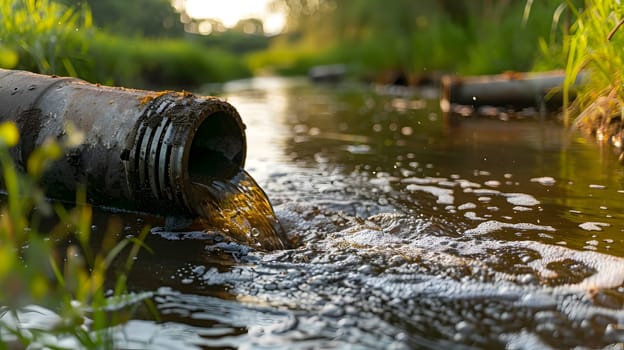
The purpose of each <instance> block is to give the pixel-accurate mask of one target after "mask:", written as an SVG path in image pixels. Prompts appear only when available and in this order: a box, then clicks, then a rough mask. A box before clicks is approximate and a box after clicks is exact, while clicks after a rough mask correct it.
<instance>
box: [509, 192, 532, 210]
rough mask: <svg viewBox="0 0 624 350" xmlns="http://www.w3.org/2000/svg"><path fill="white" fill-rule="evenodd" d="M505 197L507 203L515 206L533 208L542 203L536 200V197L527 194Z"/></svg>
mask: <svg viewBox="0 0 624 350" xmlns="http://www.w3.org/2000/svg"><path fill="white" fill-rule="evenodd" d="M504 196H505V197H506V199H507V202H509V204H513V205H521V206H524V207H532V206H534V205H538V204H540V201H538V200H537V199H535V197H533V196H531V195H529V194H525V193H506V194H504Z"/></svg>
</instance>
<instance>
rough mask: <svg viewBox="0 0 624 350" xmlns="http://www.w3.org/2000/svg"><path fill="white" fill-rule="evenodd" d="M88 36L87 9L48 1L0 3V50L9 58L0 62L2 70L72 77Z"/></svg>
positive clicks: (9, 1) (24, 0)
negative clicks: (11, 69) (79, 9)
mask: <svg viewBox="0 0 624 350" xmlns="http://www.w3.org/2000/svg"><path fill="white" fill-rule="evenodd" d="M90 33H91V15H90V12H89V11H88V10H83V11H76V10H74V9H72V8H69V7H66V6H63V5H61V4H59V3H56V2H54V1H50V0H0V51H5V52H7V53H8V54H7V55H10V56H11V57H10V58H9V59H6V58H4V59H0V64H2V66H3V67H5V68H19V69H24V70H31V71H37V72H40V73H48V74H62V75H74V76H75V75H77V71H76V68H75V67H74V63H75V62H80V61H84V60H85V59H86V56H85V52H86V48H87V43H88V40H89V39H88V37H89V35H90ZM3 56H4V55H3ZM5 57H7V56H5Z"/></svg>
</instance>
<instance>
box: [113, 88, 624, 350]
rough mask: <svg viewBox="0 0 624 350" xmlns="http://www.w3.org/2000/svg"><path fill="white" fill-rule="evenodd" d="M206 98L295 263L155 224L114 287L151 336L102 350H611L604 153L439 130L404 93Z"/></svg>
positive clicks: (618, 200) (615, 295)
mask: <svg viewBox="0 0 624 350" xmlns="http://www.w3.org/2000/svg"><path fill="white" fill-rule="evenodd" d="M220 94H221V95H222V96H224V97H225V98H227V99H228V101H229V102H230V103H232V104H233V105H235V106H236V107H237V109H238V110H239V112H240V114H241V115H242V116H243V119H244V120H245V123H246V124H247V133H248V144H249V145H250V147H249V152H248V162H247V165H246V170H247V171H248V172H249V173H250V174H251V175H252V176H253V177H254V178H255V179H256V180H257V181H258V183H259V184H260V185H261V186H262V188H264V190H265V192H266V194H267V195H268V197H269V198H270V199H271V202H272V204H273V206H274V210H275V214H276V215H277V217H278V219H279V220H280V222H281V223H282V225H283V227H284V229H285V231H286V232H287V234H288V235H289V236H290V237H297V238H298V240H299V246H298V247H297V248H294V249H288V250H280V251H273V252H260V251H255V250H254V249H252V248H250V247H248V246H245V245H242V244H238V243H234V242H230V241H228V240H227V238H225V237H224V236H223V235H221V234H220V233H219V232H218V231H214V232H208V233H202V232H167V231H166V230H164V229H163V228H162V227H161V226H159V225H158V222H156V225H157V227H155V228H154V229H152V234H151V235H150V237H149V239H148V242H147V244H148V245H150V246H151V247H152V248H153V249H154V251H155V253H154V254H153V255H149V254H143V255H141V256H140V257H139V260H138V262H137V264H136V266H137V268H136V269H135V271H134V272H133V274H132V276H131V281H132V284H131V287H132V288H133V289H135V290H150V291H154V297H153V300H154V301H155V303H156V305H157V308H158V309H159V311H160V313H161V318H162V322H160V323H156V322H154V321H151V319H150V317H149V315H147V314H146V315H143V316H141V315H139V316H137V318H136V319H135V320H133V321H131V322H130V323H128V325H126V329H125V332H122V334H123V336H122V335H120V337H119V339H120V341H124V342H126V343H127V344H131V345H132V346H133V348H134V347H140V346H141V344H143V345H144V347H145V348H150V349H152V348H158V347H160V348H166V346H173V347H179V348H180V347H184V348H197V349H200V348H229V347H234V348H242V349H275V348H283V349H309V348H349V349H414V348H432V349H440V348H454V349H462V348H466V349H472V348H476V349H482V348H487V349H497V348H500V349H503V348H507V349H535V348H540V349H548V348H554V349H559V348H562V349H567V348H574V347H577V348H605V347H608V346H610V345H613V344H617V343H620V342H624V310H623V309H622V306H623V305H624V284H623V283H624V259H623V258H622V257H623V256H624V245H623V243H624V241H623V239H622V229H623V228H622V225H621V222H622V212H623V210H622V209H623V205H622V203H624V201H622V198H623V196H624V193H623V192H624V181H623V180H624V177H623V172H622V168H621V166H620V165H619V164H618V163H617V159H616V157H615V156H614V155H613V154H612V153H611V151H610V149H609V148H606V147H605V148H601V146H600V145H596V144H594V143H592V142H590V141H587V140H585V139H583V138H581V137H580V136H579V135H576V134H569V133H568V132H566V131H565V130H563V129H562V128H561V127H560V126H559V125H558V124H556V123H555V122H553V121H552V120H539V119H538V118H533V117H531V116H528V117H524V118H521V119H520V120H510V121H501V120H497V119H491V118H490V119H487V118H481V119H469V118H465V119H461V120H459V119H455V120H447V119H445V118H443V116H442V115H441V114H440V112H439V109H438V107H437V101H435V100H427V99H423V98H422V95H420V94H419V93H417V92H412V91H403V90H400V91H394V90H393V91H388V90H381V91H380V90H379V89H376V88H374V87H362V86H347V85H342V86H311V85H309V84H307V83H306V82H305V81H301V80H294V79H277V78H257V79H254V80H250V81H241V82H235V83H230V84H227V85H226V86H225V87H224V89H223V90H222V91H221V92H220ZM505 119H507V118H505ZM127 220H129V219H127ZM150 334H151V337H150V336H148V335H150ZM133 337H134V338H133ZM137 344H139V345H137Z"/></svg>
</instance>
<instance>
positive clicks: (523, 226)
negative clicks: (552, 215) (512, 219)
mask: <svg viewBox="0 0 624 350" xmlns="http://www.w3.org/2000/svg"><path fill="white" fill-rule="evenodd" d="M507 228H511V229H515V230H520V231H549V232H554V231H556V229H555V228H554V227H552V226H546V225H536V224H530V223H526V222H520V223H507V222H501V221H496V220H490V221H486V222H482V223H480V224H479V226H477V227H475V228H473V229H470V230H467V231H466V232H465V234H466V235H469V236H474V235H485V234H488V233H492V232H496V231H498V230H502V229H507Z"/></svg>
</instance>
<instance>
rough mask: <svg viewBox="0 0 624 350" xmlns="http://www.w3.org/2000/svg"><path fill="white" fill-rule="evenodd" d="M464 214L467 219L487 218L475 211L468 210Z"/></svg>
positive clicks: (481, 219)
mask: <svg viewBox="0 0 624 350" xmlns="http://www.w3.org/2000/svg"><path fill="white" fill-rule="evenodd" d="M464 216H465V217H466V218H467V219H470V220H474V221H483V220H486V219H485V218H483V217H480V216H478V215H477V213H475V212H474V211H467V212H465V213H464Z"/></svg>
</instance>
